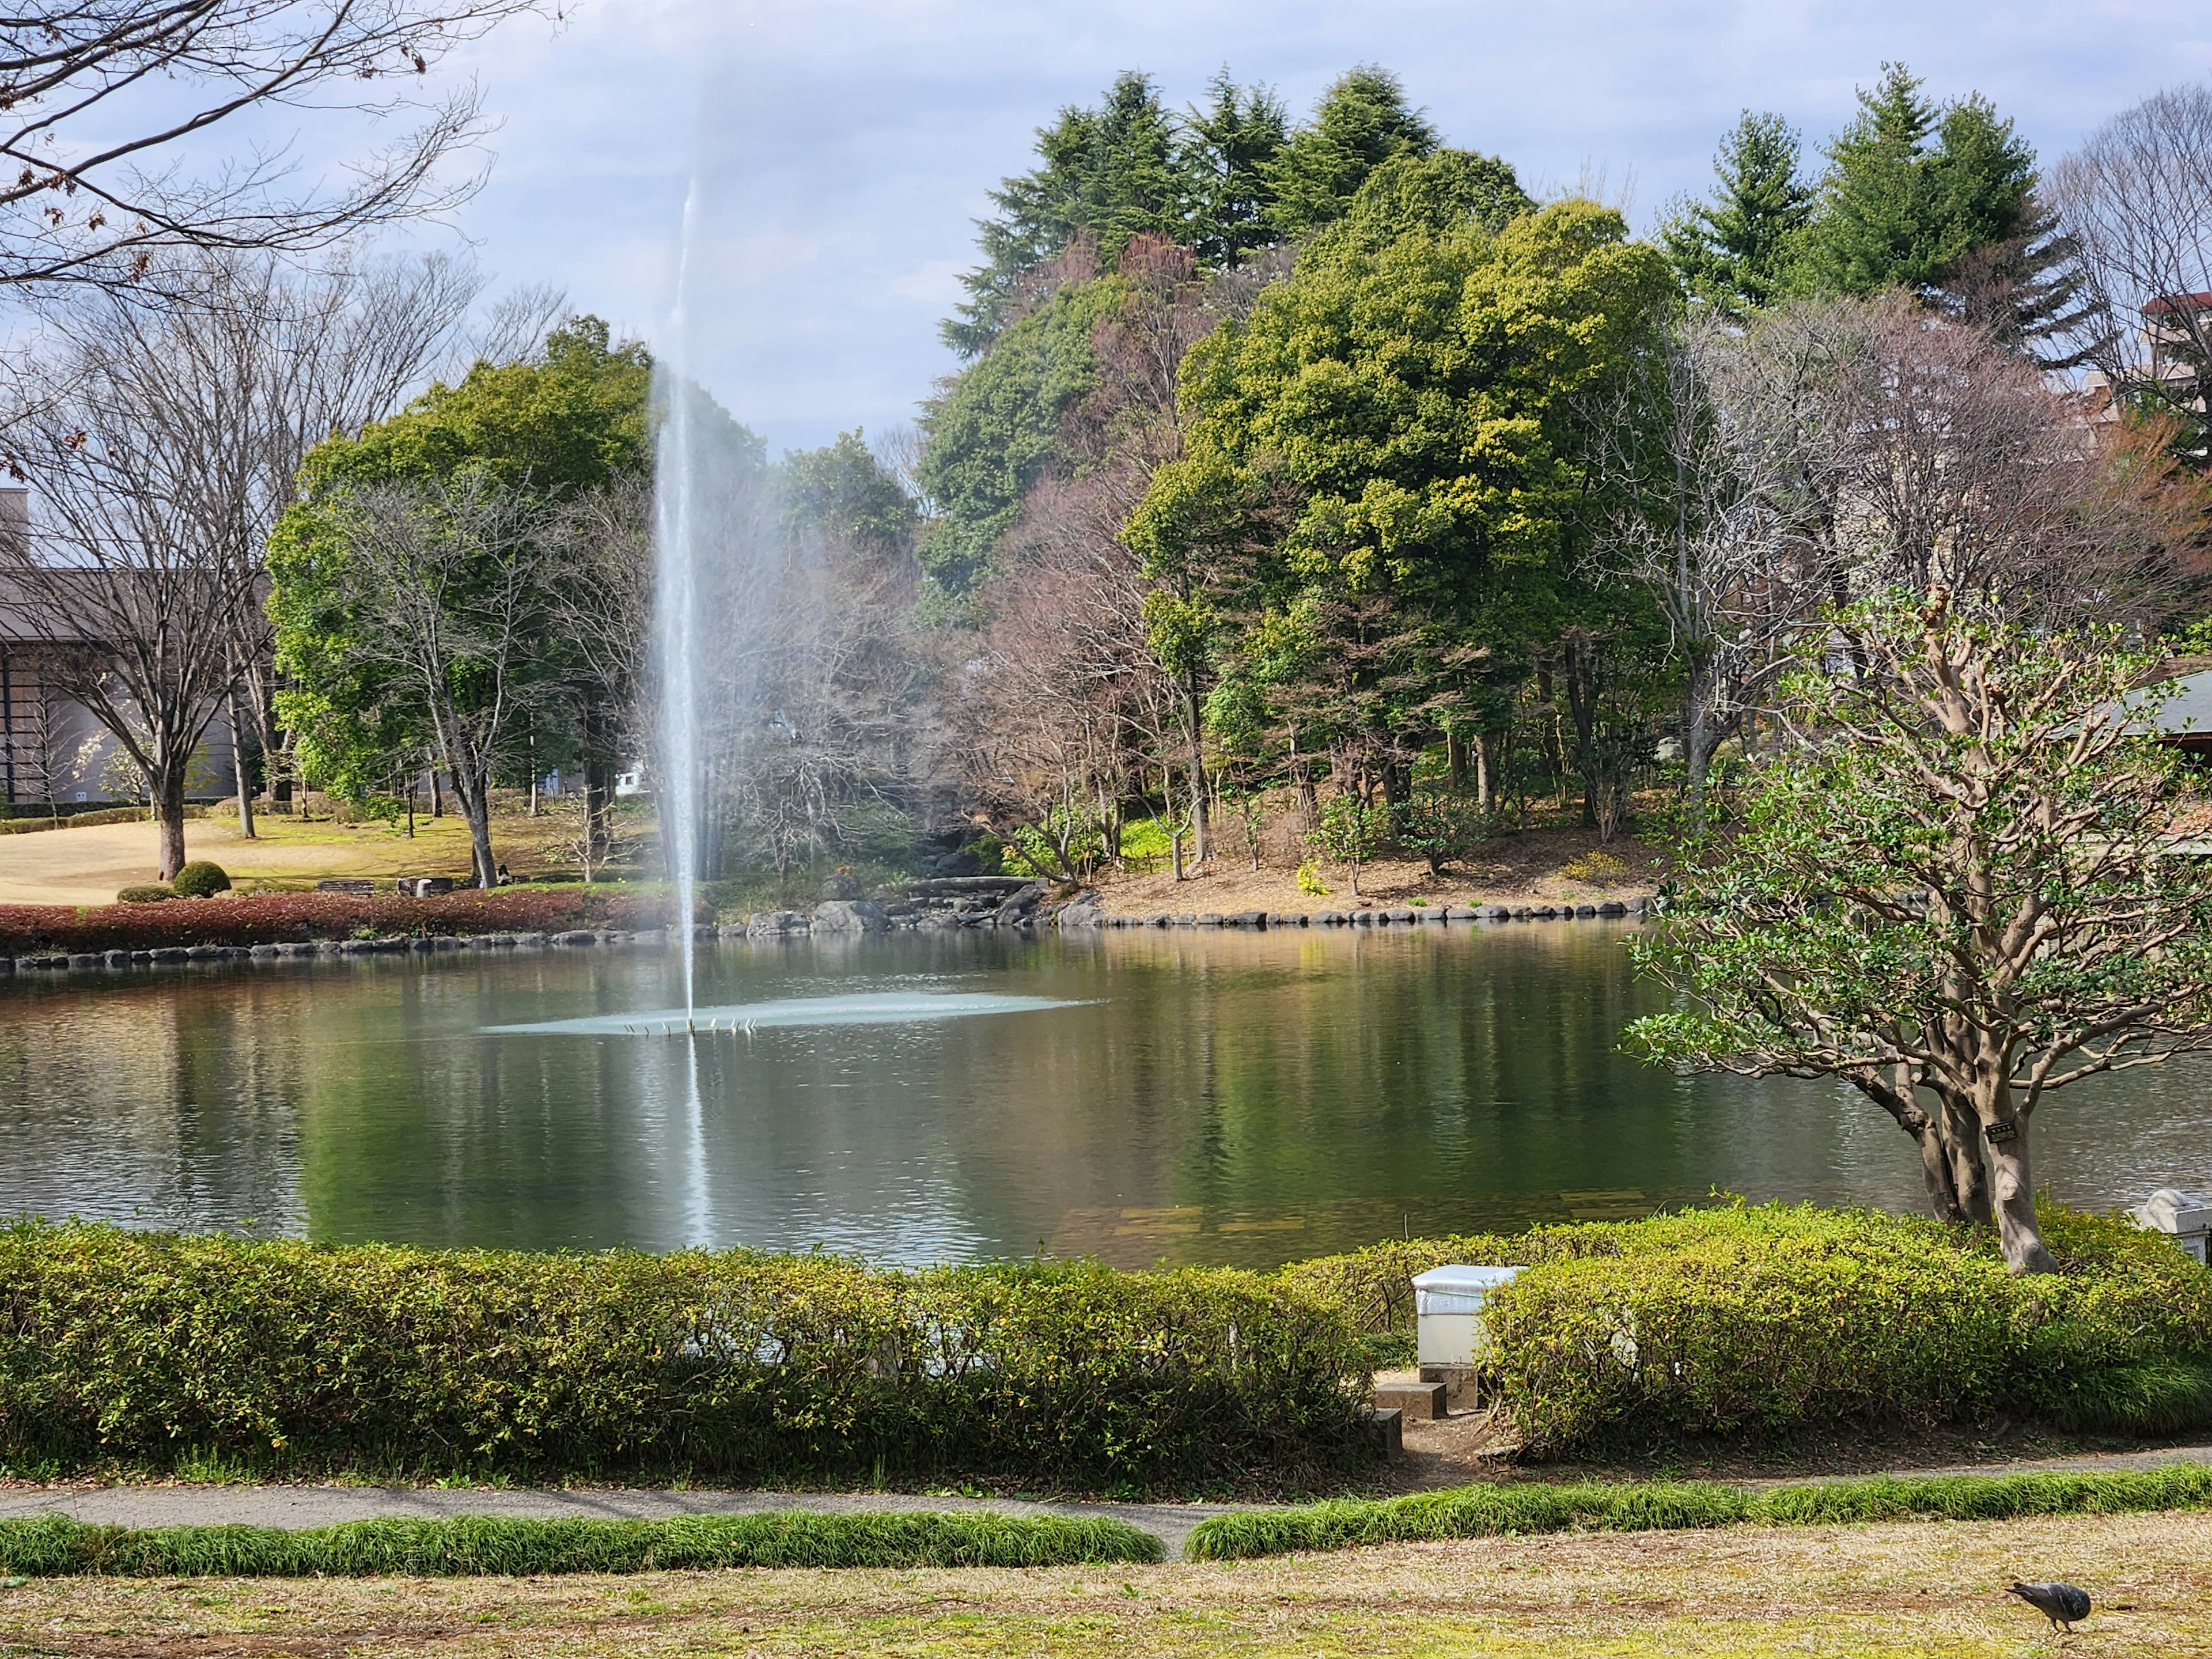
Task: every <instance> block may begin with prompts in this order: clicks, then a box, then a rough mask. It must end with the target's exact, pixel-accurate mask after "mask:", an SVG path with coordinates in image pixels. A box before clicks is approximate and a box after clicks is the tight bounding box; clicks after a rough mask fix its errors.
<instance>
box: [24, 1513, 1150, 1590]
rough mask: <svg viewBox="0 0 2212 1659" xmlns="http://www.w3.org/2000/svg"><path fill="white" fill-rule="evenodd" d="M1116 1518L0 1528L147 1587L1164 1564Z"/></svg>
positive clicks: (56, 1555) (85, 1568) (29, 1570)
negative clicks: (150, 1581) (738, 1570)
mask: <svg viewBox="0 0 2212 1659" xmlns="http://www.w3.org/2000/svg"><path fill="white" fill-rule="evenodd" d="M1160 1553H1161V1551H1160V1541H1159V1540H1158V1539H1157V1538H1155V1537H1153V1536H1152V1534H1150V1533H1146V1532H1139V1531H1138V1530H1137V1529H1136V1528H1134V1527H1130V1526H1126V1525H1124V1524H1123V1523H1122V1522H1119V1521H1112V1520H1097V1519H1090V1518H1082V1519H1075V1518H1067V1517H1062V1516H1007V1515H988V1514H980V1513H979V1514H969V1515H940V1514H929V1515H895V1514H884V1513H869V1514H858V1515H818V1514H813V1513H811V1512H808V1511H805V1510H776V1511H775V1512H773V1513H769V1514H763V1515H708V1516H684V1517H683V1518H681V1519H678V1520H672V1521H588V1520H574V1521H568V1520H563V1521H511V1520H502V1519H500V1518H498V1517H495V1516H461V1517H459V1518H456V1519H453V1520H450V1521H417V1520H389V1521H353V1522H346V1523H345V1524H344V1525H343V1526H336V1527H316V1528H310V1529H308V1530H305V1531H299V1532H290V1531H285V1530H283V1529H281V1528H275V1527H149V1528H134V1527H94V1526H87V1525H85V1524H84V1523H82V1522H76V1521H70V1520H67V1519H65V1518H64V1517H62V1516H44V1517H41V1518H40V1519H38V1520H33V1521H0V1573H4V1574H9V1575H14V1576H17V1577H27V1578H41V1577H62V1576H64V1575H75V1574H86V1573H100V1574H105V1575H106V1576H108V1577H137V1578H167V1577H178V1578H214V1577H231V1578H305V1577H353V1578H358V1577H371V1576H374V1575H379V1574H399V1575H404V1576H407V1577H473V1576H477V1575H483V1574H500V1575H505V1576H511V1577H521V1576H523V1575H526V1574H531V1573H556V1572H670V1571H685V1570H700V1569H707V1568H718V1567H1056V1566H1072V1565H1088V1564H1091V1563H1103V1562H1146V1561H1157V1560H1158V1559H1160Z"/></svg>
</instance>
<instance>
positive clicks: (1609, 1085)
mask: <svg viewBox="0 0 2212 1659" xmlns="http://www.w3.org/2000/svg"><path fill="white" fill-rule="evenodd" d="M677 972H678V969H677V964H676V963H675V961H674V959H673V958H672V957H668V956H664V955H662V954H660V953H659V952H657V951H653V952H646V951H639V952H635V953H633V952H627V951H580V952H573V953H571V952H561V953H552V954H544V955H532V956H520V957H505V958H499V957H483V958H478V957H468V958H465V959H464V960H462V961H460V962H453V961H452V959H450V958H448V959H447V961H445V962H442V963H437V964H435V965H433V964H430V963H423V962H421V961H419V960H416V959H411V958H405V957H358V958H355V957H346V958H338V959H335V960H330V961H325V960H323V959H315V960H313V961H312V962H307V963H300V964H297V965H291V964H287V965H285V966H283V967H278V968H268V967H262V968H252V969H238V968H228V969H227V968H212V969H192V970H189V971H185V972H182V973H175V974H165V975H136V976H132V977H130V978H125V979H122V980H120V981H91V982H78V981H61V980H56V981H45V982H31V981H16V983H15V985H14V986H12V987H8V988H6V989H5V990H0V1085H4V1088H5V1093H4V1095H0V1114H4V1121H5V1127H7V1129H8V1130H9V1133H8V1134H7V1136H6V1140H5V1150H4V1152H0V1212H6V1213H15V1214H21V1213H28V1212H38V1213H44V1214H47V1215H57V1216H58V1215H65V1214H79V1215H86V1216H100V1217H106V1218H117V1219H125V1220H131V1221H134V1222H137V1223H138V1224H141V1225H163V1226H178V1227H214V1226H238V1225H243V1224H244V1222H245V1221H246V1218H255V1219H256V1220H257V1222H258V1225H261V1226H263V1227H264V1228H274V1229H281V1230H283V1231H292V1232H301V1233H306V1234H308V1235H311V1236H313V1237H319V1238H328V1239H334V1240H353V1239H368V1238H381V1239H392V1240H401V1241H412V1242H422V1243H481V1244H515V1245H527V1246H537V1247H547V1246H571V1247H580V1248H592V1247H599V1246H604V1245H608V1244H614V1243H631V1244H636V1245H641V1246H645V1247H649V1248H666V1247H669V1246H672V1245H677V1244H682V1243H720V1244H727V1243H750V1244H757V1245H763V1246H772V1247H777V1248H805V1247H807V1246H809V1245H812V1244H816V1243H820V1244H823V1245H826V1246H828V1247H829V1248H832V1249H851V1250H858V1251H862V1252H865V1253H866V1254H869V1255H878V1256H883V1257H890V1258H897V1259H903V1260H911V1261H921V1260H940V1259H946V1258H964V1257H975V1256H993V1255H1021V1254H1025V1253H1028V1252H1030V1251H1032V1250H1036V1249H1040V1248H1042V1249H1048V1250H1052V1251H1055V1252H1090V1253H1096V1254H1098V1255H1103V1256H1106V1257H1107V1258H1109V1260H1113V1261H1121V1262H1129V1263H1137V1262H1149V1261H1158V1260H1163V1259H1164V1260H1170V1261H1242V1262H1248V1263H1253V1264H1255V1265H1256V1264H1265V1263H1268V1262H1273V1261H1281V1260H1284V1259H1287V1258H1290V1257H1294V1256H1298V1255H1310V1254H1314V1253H1316V1252H1318V1251H1322V1250H1327V1249H1337V1248H1341V1247H1344V1246H1347V1245H1350V1244H1354V1243H1364V1242H1368V1241H1370V1240H1372V1239H1375V1238H1377V1237H1383V1236H1385V1235H1389V1234H1395V1233H1398V1232H1400V1231H1401V1230H1404V1231H1415V1232H1419V1231H1436V1230H1439V1229H1444V1228H1454V1229H1459V1228H1479V1227H1504V1226H1514V1225H1522V1224H1525V1223H1526V1222H1528V1221H1531V1220H1538V1219H1549V1218H1564V1217H1568V1216H1577V1215H1581V1216H1607V1215H1622V1214H1635V1213H1641V1212H1645V1211H1648V1210H1649V1209H1650V1208H1653V1207H1656V1206H1658V1205H1660V1204H1665V1203H1679V1202H1683V1201H1688V1200H1695V1199H1699V1198H1702V1197H1704V1196H1705V1194H1708V1193H1709V1192H1710V1191H1711V1190H1712V1189H1714V1188H1723V1189H1727V1190H1730V1191H1738V1192H1743V1193H1746V1194H1752V1195H1754V1196H1761V1197H1764V1196H1784V1197H1791V1198H1796V1197H1812V1198H1817V1199H1820V1200H1827V1201H1836V1200H1863V1201H1869V1202H1875V1203H1883V1204H1888V1205H1892V1206H1899V1207H1907V1206H1912V1205H1913V1204H1915V1203H1916V1202H1917V1192H1918V1182H1917V1165H1916V1164H1915V1161H1914V1159H1913V1158H1912V1156H1911V1143H1910V1142H1909V1141H1908V1140H1907V1139H1905V1137H1904V1136H1903V1135H1901V1134H1899V1133H1898V1132H1897V1130H1896V1129H1895V1127H1893V1125H1892V1124H1891V1123H1890V1122H1889V1121H1888V1120H1887V1118H1886V1117H1884V1116H1882V1115H1881V1114H1880V1113H1879V1112H1877V1111H1875V1110H1874V1109H1871V1108H1869V1107H1868V1106H1866V1105H1864V1104H1863V1103H1860V1102H1859V1101H1858V1100H1857V1098H1856V1097H1853V1096H1852V1095H1850V1092H1849V1091H1840V1090H1837V1089H1834V1088H1831V1087H1828V1086H1826V1085H1811V1084H1802V1083H1789V1082H1774V1083H1767V1084H1751V1083H1745V1082H1741V1081H1739V1080H1735V1079H1678V1078H1674V1077H1672V1076H1669V1075H1667V1074H1665V1073H1655V1072H1651V1071H1650V1070H1647V1069H1645V1068H1644V1067H1642V1066H1638V1065H1636V1064H1634V1063H1633V1062H1632V1061H1630V1060H1627V1059H1626V1058H1625V1057H1624V1056H1622V1055H1620V1054H1618V1053H1616V1052H1615V1051H1614V1048H1613V1044H1614V1041H1615V1037H1616V1035H1617V1033H1618V1031H1619V1030H1620V1026H1621V1024H1623V1023H1624V1022H1625V1021H1626V1019H1628V1018H1631V1017H1632V1015H1633V1014H1634V1013H1636V1012H1640V1011H1642V1010H1643V1009H1644V1008H1647V1007H1650V1006H1653V1001H1654V994H1653V993H1652V991H1651V990H1650V987H1644V986H1640V985H1638V984H1637V983H1636V982H1635V981H1633V979H1632V975H1631V973H1630V971H1629V968H1628V963H1627V962H1626V957H1625V953H1624V952H1623V951H1621V950H1620V945H1619V929H1618V928H1617V927H1612V926H1608V925H1606V924H1599V923H1589V924H1582V923H1577V924H1565V923H1550V924H1541V923H1537V924H1526V925H1517V926H1514V927H1501V928H1497V929H1487V928H1486V929H1469V928H1461V927H1454V928H1450V929H1442V928H1435V927H1429V928H1391V929H1387V930H1381V931H1376V932H1368V931H1366V930H1362V931H1360V932H1358V933H1267V934H1249V933H1212V932H1210V931H1209V932H1206V933H1155V932H1141V933H1118V932H1117V933H1104V934H1100V935H1094V936H1087V937H1086V936H1071V937H1069V938H1067V939H1060V938H1059V937H1057V936H1054V935H1050V934H1047V935H1042V936H1038V937H1023V936H1010V937H1000V936H999V935H996V934H988V935H976V934H956V935H915V936H899V937H896V938H893V939H863V940H824V941H820V942H807V941H799V942H789V943H783V942H773V943H765V944H761V945H749V944H739V943H734V942H732V943H730V944H726V945H721V946H719V947H717V948H715V949H714V950H713V951H708V952H707V953H705V954H703V955H702V958H701V961H700V964H699V972H700V987H699V991H700V996H701V999H702V1004H712V1005H713V1006H714V1012H715V1013H716V1014H717V1015H718V1016H719V1017H720V1018H723V1019H725V1020H733V1019H735V1018H736V1016H737V1015H738V1014H739V1013H741V1012H744V1011H747V1010H750V1011H752V1012H751V1015H750V1019H749V1020H738V1021H737V1024H738V1027H739V1028H742V1027H743V1026H744V1024H750V1031H749V1032H747V1031H744V1030H742V1029H738V1030H724V1031H723V1032H721V1033H720V1034H718V1035H715V1036H711V1037H709V1036H698V1037H695V1038H693V1039H691V1040H689V1041H684V1040H677V1041H668V1042H641V1041H639V1040H638V1038H637V1037H635V1036H630V1035H628V1034H627V1028H628V1027H629V1026H633V1025H635V1024H639V1023H640V1022H641V1019H642V1018H644V1017H643V1016H641V1014H640V1013H639V1012H638V1011H640V1010H652V1009H661V1010H665V1009H667V1008H669V1007H670V1006H674V1005H676V1004H677V1003H678V991H679V987H678V983H677V980H676V975H677ZM902 1005H918V1006H925V1007H928V1008H934V1009H939V1010H944V1011H951V1010H953V1009H957V1010H959V1011H960V1017H959V1018H907V1017H900V1018H876V1017H868V1018H861V1017H858V1016H860V1015H864V1014H866V1015H871V1016H879V1015H882V1014H884V1013H885V1012H888V1011H890V1009H892V1008H894V1007H896V1006H902ZM802 1006H804V1007H805V1008H811V1011H812V1012H813V1014H815V1015H819V1014H821V1013H822V1012H824V1011H827V1010H830V1009H833V1008H842V1009H843V1010H844V1011H845V1012H847V1013H848V1015H854V1016H855V1017H854V1018H843V1019H838V1020H832V1021H830V1022H828V1023H823V1022H820V1021H818V1020H816V1019H809V1020H808V1021H807V1023H805V1024H794V1023H788V1022H787V1021H786V1020H783V1019H781V1018H774V1017H772V1018H763V1017H762V1012H763V1010H786V1011H788V1010H792V1009H798V1008H801V1007H802ZM702 1018H706V1016H704V1015H702ZM793 1018H799V1016H793ZM488 1028H493V1029H488ZM2207 1075H2208V1071H2207V1067H2206V1066H2205V1065H2204V1064H2203V1062H2199V1061H2189V1062H2184V1063H2182V1064H2179V1065H2177V1066H2173V1067H2170V1068H2167V1069H2166V1070H2164V1071H2162V1072H2154V1073H2133V1074H2130V1076H2129V1077H2127V1078H2124V1079H2110V1080H2106V1081H2103V1082H2100V1084H2099V1085H2096V1088H2097V1092H2096V1093H2095V1094H2094V1095H2090V1094H2087V1092H2086V1091H2072V1092H2071V1095H2070V1097H2061V1098H2057V1099H2054V1100H2053V1101H2052V1102H2051V1103H2050V1104H2049V1105H2048V1106H2047V1107H2046V1108H2045V1111H2044V1114H2043V1115H2041V1117H2040V1119H2039V1128H2040V1130H2041V1146H2040V1149H2039V1174H2040V1176H2042V1178H2044V1179H2045V1180H2047V1181H2048V1182H2051V1185H2052V1186H2053V1188H2055V1189H2056V1190H2057V1192H2058V1193H2059V1194H2061V1195H2062V1196H2065V1197H2068V1198H2070V1199H2074V1200H2082V1201H2090V1202H2097V1203H2111V1202H2116V1201H2121V1200H2133V1199H2135V1198H2137V1197H2139V1196H2141V1195H2142V1194H2143V1193H2145V1192H2148V1190H2149V1189H2150V1188H2153V1187H2156V1186H2160V1185H2164V1184H2167V1183H2168V1182H2179V1183H2180V1184H2200V1183H2208V1182H2212V1140H2208V1138H2207V1137H2206V1135H2205V1133H2204V1129H2205V1127H2206V1125H2207V1119H2208V1117H2212V1112H2209V1111H2208V1110H2207V1109H2206V1107H2205V1106H2204V1105H2203V1084H2204V1082H2205V1080H2206V1078H2207Z"/></svg>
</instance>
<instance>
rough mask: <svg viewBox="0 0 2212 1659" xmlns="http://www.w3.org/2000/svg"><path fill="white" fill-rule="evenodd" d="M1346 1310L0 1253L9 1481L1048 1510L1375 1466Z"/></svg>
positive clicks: (992, 1288) (191, 1248) (1017, 1275)
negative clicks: (681, 1491) (220, 1474)
mask: <svg viewBox="0 0 2212 1659" xmlns="http://www.w3.org/2000/svg"><path fill="white" fill-rule="evenodd" d="M1364 1382H1365V1376H1364V1369H1363V1368H1362V1367H1361V1366H1360V1365H1359V1364H1358V1334H1357V1333H1356V1332H1355V1331H1354V1330H1353V1329H1352V1326H1351V1322H1349V1321H1348V1320H1346V1318H1345V1317H1344V1316H1343V1315H1342V1313H1341V1312H1340V1310H1338V1309H1336V1308H1335V1307H1334V1306H1333V1305H1332V1304H1328V1302H1326V1301H1324V1300H1322V1298H1319V1297H1314V1296H1312V1295H1310V1294H1307V1293H1304V1292H1302V1291H1297V1290H1296V1289H1294V1288H1292V1287H1290V1286H1286V1285H1280V1284H1276V1283H1272V1282H1270V1281H1269V1280H1268V1279H1265V1278H1262V1277H1261V1276H1260V1275H1258V1274H1255V1273H1243V1272H1238V1271H1234V1270H1228V1269H1195V1268H1192V1269H1182V1270H1178V1271H1175V1272H1167V1273H1115V1272H1114V1271H1112V1270H1110V1269H1109V1268H1106V1267H1101V1266H1099V1265H1097V1264H1096V1263H1092V1262H1068V1263H1047V1262H1036V1263H1026V1264H1018V1265H1008V1266H998V1267H942V1268H933V1269H930V1270H927V1271H925V1272H920V1273H900V1272H891V1271H880V1270H872V1269H869V1268H866V1267H861V1266H860V1265H859V1264H857V1263H855V1262H853V1261H846V1260H842V1259H840V1258H836V1257H831V1256H823V1255H812V1256H797V1257H794V1256H775V1255H761V1254H756V1253H753V1252H750V1251H743V1250H734V1251H729V1252H723V1253H710V1252H705V1251H683V1252H678V1253H676V1254H673V1255H644V1254H641V1253H638V1252H632V1251H611V1252H606V1253H604V1254H596V1255H524V1254H520V1253H514V1252H493V1251H428V1250H412V1249H395V1248H391V1247H386V1246H359V1247H346V1248H325V1247H319V1246H315V1245H312V1244H307V1243H298V1242H295V1241H248V1240H239V1239H228V1238H198V1237H176V1236H173V1235H167V1234H156V1233H137V1232H127V1231H121V1230H118V1229H115V1228H111V1227H100V1226H78V1225H70V1226H62V1227H53V1226H46V1225H17V1226H15V1227H11V1228H9V1229H6V1230H4V1231H0V1462H4V1463H5V1464H7V1465H9V1466H10V1467H13V1468H16V1469H18V1470H26V1471H42V1472H47V1473H54V1472H59V1471H64V1470H82V1469H86V1468H94V1467H98V1466H101V1465H105V1464H113V1463H120V1464H124V1465H127V1466H133V1467H138V1468H173V1467H175V1466H176V1465H177V1464H178V1463H179V1462H188V1461H195V1460H200V1459H204V1458H206V1457H209V1456H210V1455H212V1456H216V1457H220V1458H222V1459H224V1460H228V1461H232V1462H240V1463H243V1464H245V1465H246V1466H248V1467H250V1468H258V1469H264V1470H278V1469H287V1468H296V1469H317V1470H321V1469H335V1468H351V1469H358V1470H362V1471H364V1472H377V1473H396V1474H435V1473H438V1472H441V1471H442V1472H456V1471H468V1472H477V1473H504V1474H513V1475H516V1476H519V1477H523V1478H537V1479H543V1478H546V1477H550V1476H558V1475H590V1476H602V1475H606V1474H614V1473H617V1472H620V1473H624V1474H638V1473H641V1472H650V1473H651V1474H654V1475H655V1476H658V1477H661V1478H670V1477H675V1476H685V1477H690V1478H701V1479H705V1478H711V1479H714V1480H726V1481H733V1482H739V1483H745V1484H758V1485H772V1484H777V1483H791V1482H806V1481H816V1480H848V1479H854V1478H859V1479H862V1480H915V1479H921V1478H925V1477H927V1478H930V1479H938V1480H941V1479H947V1478H966V1477H994V1478H1006V1479H1010V1480H1018V1481H1020V1482H1021V1483H1022V1484H1023V1485H1024V1486H1026V1487H1028V1488H1030V1489H1031V1490H1043V1489H1062V1490H1078V1491H1086V1490H1087V1491H1097V1490H1102V1489H1108V1488H1111V1489H1115V1490H1122V1491H1127V1490H1137V1491H1170V1492H1188V1491H1198V1490H1215V1491H1219V1490H1229V1489H1238V1488H1242V1489H1248V1490H1249V1489H1252V1488H1254V1487H1255V1486H1279V1485H1291V1486H1297V1485H1298V1484H1303V1483H1307V1482H1318V1481H1322V1480H1328V1479H1331V1478H1333V1477H1334V1476H1337V1475H1339V1474H1342V1473H1345V1472H1348V1471H1351V1470H1354V1469H1358V1468H1365V1467H1368V1466H1370V1464H1371V1463H1372V1462H1373V1461H1374V1459H1375V1458H1376V1457H1377V1456H1378V1455H1380V1450H1379V1446H1378V1444H1377V1443H1376V1439H1375V1437H1374V1436H1373V1434H1372V1431H1371V1428H1370V1425H1369V1423H1368V1420H1367V1417H1366V1412H1365V1403H1364Z"/></svg>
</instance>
